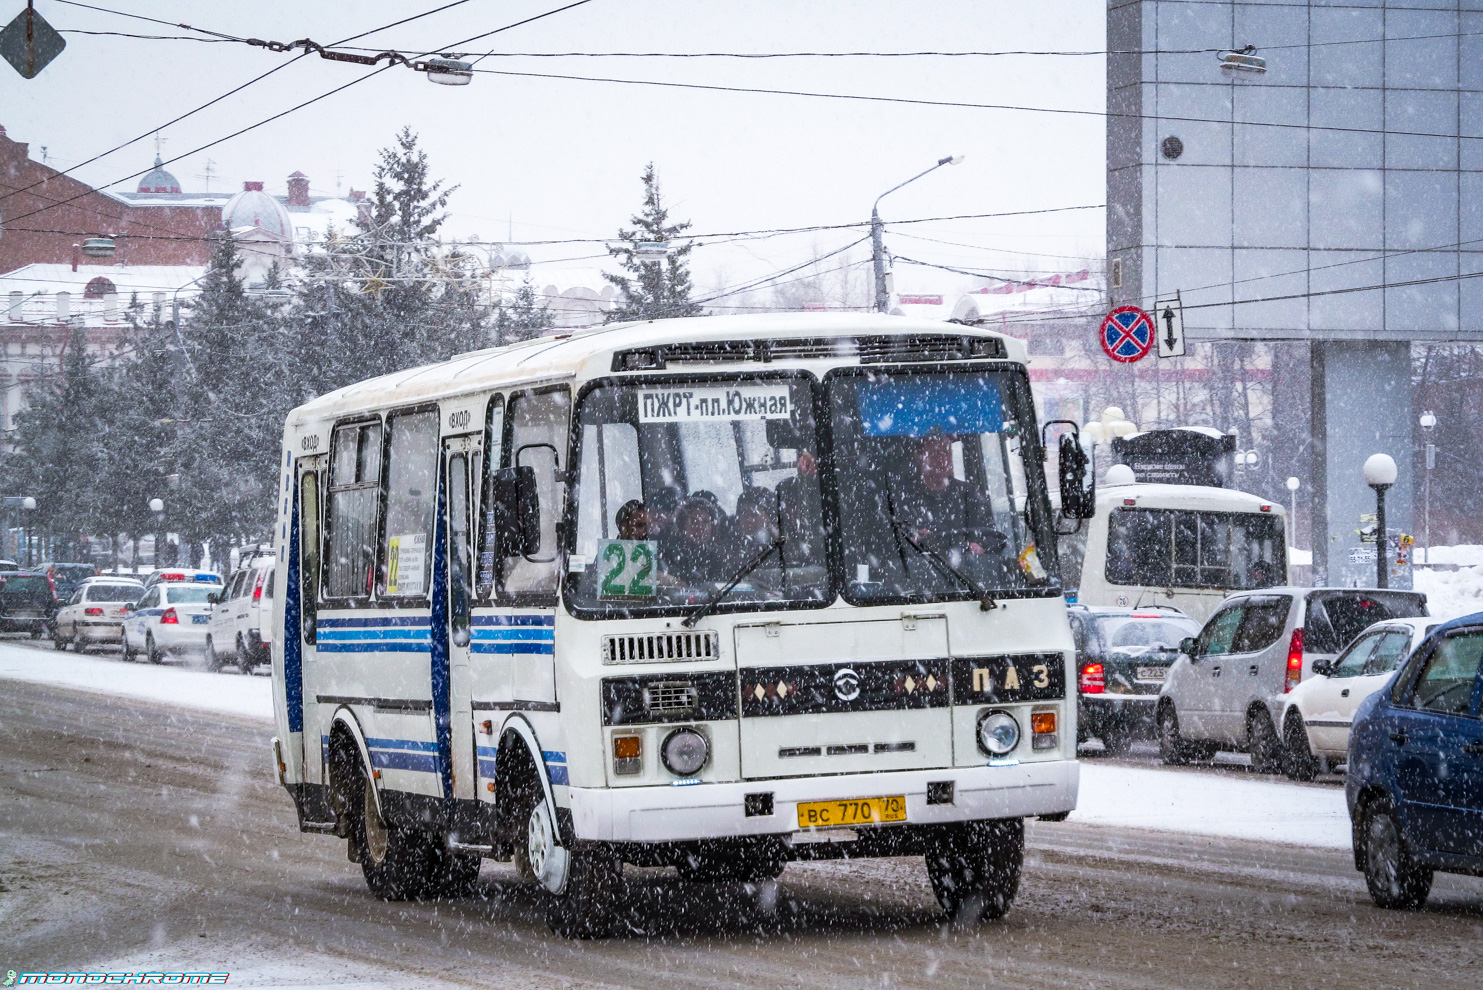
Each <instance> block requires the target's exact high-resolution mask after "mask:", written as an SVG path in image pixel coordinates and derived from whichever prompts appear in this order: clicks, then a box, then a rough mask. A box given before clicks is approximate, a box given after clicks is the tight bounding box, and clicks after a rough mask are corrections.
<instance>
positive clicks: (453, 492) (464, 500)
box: [448, 454, 473, 646]
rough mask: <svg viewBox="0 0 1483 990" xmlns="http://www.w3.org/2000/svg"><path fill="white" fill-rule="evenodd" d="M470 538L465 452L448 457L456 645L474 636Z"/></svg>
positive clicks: (450, 607)
mask: <svg viewBox="0 0 1483 990" xmlns="http://www.w3.org/2000/svg"><path fill="white" fill-rule="evenodd" d="M472 549H473V547H472V544H471V542H470V540H469V462H468V458H467V457H466V456H465V455H463V454H454V455H453V456H452V457H450V458H449V459H448V614H449V622H448V625H449V627H450V630H451V632H452V636H453V643H454V645H455V646H467V645H468V644H469V639H470V637H471V632H470V619H469V599H470V598H472V597H473V588H472V587H471V586H470V584H471V582H470V578H471V577H472V569H471V566H470V565H471V563H472V562H471V559H470V558H471V556H472V554H471V551H472Z"/></svg>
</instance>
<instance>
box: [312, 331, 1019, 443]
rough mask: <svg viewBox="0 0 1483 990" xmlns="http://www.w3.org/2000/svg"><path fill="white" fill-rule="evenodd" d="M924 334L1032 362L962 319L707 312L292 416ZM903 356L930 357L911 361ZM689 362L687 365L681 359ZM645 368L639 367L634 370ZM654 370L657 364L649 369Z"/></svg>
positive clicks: (448, 371)
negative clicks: (728, 355) (667, 350)
mask: <svg viewBox="0 0 1483 990" xmlns="http://www.w3.org/2000/svg"><path fill="white" fill-rule="evenodd" d="M920 334H934V335H947V336H952V337H972V338H976V339H984V340H998V341H1000V342H1002V343H1001V355H1002V357H1003V358H1007V359H1008V360H1010V361H1018V362H1020V363H1025V361H1026V355H1025V346H1024V344H1023V343H1022V342H1021V341H1019V340H1016V339H1015V338H1013V337H1009V336H1007V335H1005V334H1001V333H995V332H993V331H991V330H983V329H980V328H977V327H969V326H964V325H962V324H956V323H943V322H939V321H937V320H922V319H912V318H909V317H901V316H887V315H884V314H879V313H772V314H767V315H760V316H702V317H692V318H687V319H675V320H646V321H643V322H638V323H613V324H608V325H605V326H598V327H589V328H586V329H581V330H573V331H571V332H570V333H560V334H556V335H554V336H548V337H537V338H535V339H534V340H527V341H522V342H520V343H518V344H509V345H506V346H504V347H491V348H488V349H486V350H481V351H472V352H470V353H468V354H460V355H458V356H456V357H454V358H452V359H451V360H448V361H443V362H441V363H438V364H430V365H424V366H422V367H419V368H409V369H407V370H406V371H397V372H393V373H392V374H389V375H383V376H381V377H380V378H372V379H369V380H367V381H363V382H358V383H356V384H354V385H348V386H346V387H344V388H340V389H336V390H335V391H333V392H328V393H326V394H325V395H322V396H320V397H318V398H316V399H311V400H310V401H309V402H306V403H305V404H304V405H302V406H299V407H298V408H297V409H295V410H294V411H293V412H292V413H290V414H289V423H290V424H294V423H304V422H308V421H314V420H324V419H329V418H338V417H340V416H344V415H347V414H351V413H355V412H359V411H362V410H368V409H379V408H382V407H385V406H390V405H405V404H408V403H413V402H418V401H432V400H434V399H439V398H443V397H446V396H454V395H461V394H465V393H469V392H478V391H480V390H483V389H492V388H498V387H500V386H502V385H506V384H510V383H515V382H527V381H529V382H539V381H543V380H545V381H550V380H559V379H562V378H574V377H578V376H580V377H583V378H597V377H602V376H606V375H609V374H613V371H612V368H613V356H614V355H615V354H617V353H619V352H622V351H628V350H633V349H642V348H663V347H683V346H694V345H697V344H699V345H702V346H704V345H705V344H714V343H719V342H722V341H740V340H757V339H778V338H783V339H789V338H795V339H796V338H811V339H834V338H839V339H847V338H851V337H856V336H861V335H884V336H889V337H911V336H914V335H920ZM855 360H857V359H852V358H851V357H850V356H849V355H848V354H841V353H829V354H825V355H821V356H818V357H813V356H808V357H800V356H789V357H779V358H776V359H774V360H773V361H771V362H769V363H761V362H759V361H756V360H751V359H739V360H728V361H726V362H725V366H726V368H727V369H728V370H731V369H741V368H751V369H765V368H771V369H773V370H777V369H779V368H786V367H791V366H796V365H800V364H806V363H808V362H810V361H812V362H815V363H817V362H819V361H827V362H828V363H830V364H836V365H838V364H851V363H854V361H855ZM903 360H924V359H923V358H920V357H919V358H914V359H911V358H904V359H903ZM671 361H672V362H673V363H674V364H675V365H676V366H677V367H676V369H675V370H680V367H681V366H682V367H683V370H685V371H691V372H694V371H698V370H701V369H702V368H717V369H718V370H719V362H717V361H715V360H714V359H712V360H709V361H704V362H703V363H702V362H700V361H684V360H683V359H682V358H679V357H672V358H671ZM682 362H683V363H682ZM635 370H640V369H635ZM643 370H652V369H643Z"/></svg>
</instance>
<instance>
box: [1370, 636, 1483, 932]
mask: <svg viewBox="0 0 1483 990" xmlns="http://www.w3.org/2000/svg"><path fill="white" fill-rule="evenodd" d="M1480 696H1483V612H1479V613H1475V614H1473V615H1468V616H1464V617H1463V618H1461V619H1453V620H1452V621H1451V622H1446V623H1443V624H1442V625H1440V626H1438V627H1437V628H1436V629H1435V630H1433V631H1432V633H1431V635H1430V636H1428V637H1427V638H1426V639H1425V640H1424V641H1423V642H1422V643H1421V645H1420V646H1418V647H1417V648H1416V650H1415V652H1414V653H1412V654H1411V658H1410V659H1409V660H1407V661H1406V664H1405V666H1403V667H1402V668H1401V669H1400V671H1399V672H1398V673H1397V674H1396V676H1395V679H1394V680H1392V681H1391V682H1390V685H1389V686H1388V687H1386V688H1384V689H1382V690H1380V691H1376V692H1375V693H1374V694H1372V695H1371V696H1370V697H1369V698H1367V699H1365V701H1364V702H1363V703H1362V704H1361V705H1360V707H1359V710H1358V711H1357V712H1356V713H1355V716H1354V728H1353V729H1352V730H1351V732H1350V734H1349V772H1348V776H1347V778H1346V779H1345V783H1344V793H1345V797H1346V798H1347V799H1348V802H1349V820H1350V822H1351V824H1352V827H1353V842H1354V866H1355V868H1356V869H1358V870H1361V871H1363V872H1364V875H1365V883H1366V885H1367V886H1368V887H1369V888H1370V897H1372V898H1373V899H1374V901H1375V903H1376V904H1377V905H1378V906H1380V907H1383V908H1414V907H1420V906H1421V905H1422V904H1423V903H1425V902H1426V897H1427V894H1428V893H1430V892H1431V884H1432V873H1433V871H1435V870H1441V871H1443V872H1445V873H1467V874H1472V875H1474V876H1478V875H1483V720H1480V718H1479V716H1480V714H1483V712H1480V704H1483V697H1480Z"/></svg>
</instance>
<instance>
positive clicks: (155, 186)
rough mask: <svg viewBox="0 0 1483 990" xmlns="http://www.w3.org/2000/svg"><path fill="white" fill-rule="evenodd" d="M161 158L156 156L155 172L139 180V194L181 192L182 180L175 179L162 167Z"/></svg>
mask: <svg viewBox="0 0 1483 990" xmlns="http://www.w3.org/2000/svg"><path fill="white" fill-rule="evenodd" d="M163 164H164V163H163V162H161V161H160V156H159V155H155V156H154V171H152V172H150V173H149V174H148V175H146V176H145V177H144V178H142V179H140V180H139V190H138V191H139V192H142V193H178V192H180V180H179V179H177V178H175V176H173V175H171V174H170V173H169V172H166V171H165V170H164V168H163V167H162V165H163Z"/></svg>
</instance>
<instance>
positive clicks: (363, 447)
mask: <svg viewBox="0 0 1483 990" xmlns="http://www.w3.org/2000/svg"><path fill="white" fill-rule="evenodd" d="M380 486H381V424H380V422H372V423H356V424H353V425H351V426H342V427H340V428H338V429H337V430H335V436H334V453H333V455H332V461H331V466H330V499H329V510H330V511H329V518H328V519H327V520H326V524H325V529H326V531H327V536H328V539H327V540H326V543H325V547H326V552H327V554H328V560H326V561H325V572H324V584H323V589H324V597H325V598H327V599H329V598H369V597H370V595H371V579H372V576H373V572H374V568H375V563H376V512H377V508H378V504H379V501H380V499H379V495H380Z"/></svg>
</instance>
